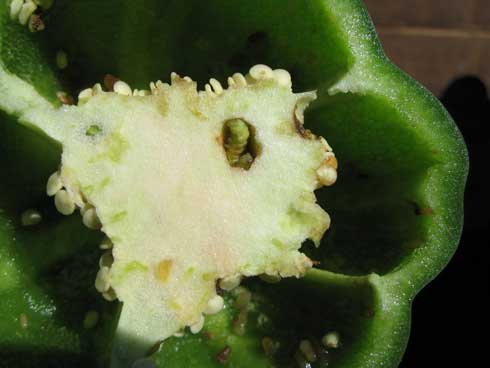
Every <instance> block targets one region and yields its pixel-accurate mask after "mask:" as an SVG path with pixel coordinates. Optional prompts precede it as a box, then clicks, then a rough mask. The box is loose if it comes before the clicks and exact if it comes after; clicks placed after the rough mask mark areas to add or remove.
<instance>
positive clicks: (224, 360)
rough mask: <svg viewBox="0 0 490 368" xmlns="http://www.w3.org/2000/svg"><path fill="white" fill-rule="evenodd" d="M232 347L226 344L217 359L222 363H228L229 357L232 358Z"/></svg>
mask: <svg viewBox="0 0 490 368" xmlns="http://www.w3.org/2000/svg"><path fill="white" fill-rule="evenodd" d="M230 354H231V347H229V346H226V347H225V348H224V349H223V350H221V351H220V352H219V353H218V354H216V360H217V361H218V363H220V364H226V363H227V362H228V359H229V358H230Z"/></svg>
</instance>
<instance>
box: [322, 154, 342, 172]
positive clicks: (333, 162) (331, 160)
mask: <svg viewBox="0 0 490 368" xmlns="http://www.w3.org/2000/svg"><path fill="white" fill-rule="evenodd" d="M325 164H326V165H328V166H330V167H333V168H334V169H335V170H337V169H338V168H339V163H338V161H337V158H336V157H335V156H329V157H328V158H327V159H326V160H325Z"/></svg>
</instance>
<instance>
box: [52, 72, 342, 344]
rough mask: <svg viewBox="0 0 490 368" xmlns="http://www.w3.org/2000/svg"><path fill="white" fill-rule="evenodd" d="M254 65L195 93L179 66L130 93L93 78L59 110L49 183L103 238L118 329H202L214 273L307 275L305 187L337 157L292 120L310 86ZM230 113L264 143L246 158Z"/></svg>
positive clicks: (327, 179) (312, 210) (321, 216)
mask: <svg viewBox="0 0 490 368" xmlns="http://www.w3.org/2000/svg"><path fill="white" fill-rule="evenodd" d="M254 68H255V69H254ZM254 68H252V69H251V71H250V73H249V75H247V76H246V77H244V76H241V75H240V76H241V77H240V76H234V77H232V78H231V82H230V81H229V84H230V87H229V88H227V89H224V88H223V87H222V86H221V85H220V84H219V82H217V81H216V80H212V81H211V82H210V85H209V86H208V87H206V90H205V91H201V92H197V90H196V85H195V83H194V82H192V81H191V80H190V79H189V78H185V79H184V78H180V77H178V76H176V75H173V76H172V85H167V84H163V83H161V82H160V83H159V84H158V83H157V84H153V86H151V88H150V89H151V92H148V93H146V92H145V93H140V92H138V93H133V95H134V96H129V94H130V93H129V92H128V93H121V91H122V92H125V91H127V90H128V89H127V88H126V86H125V85H122V84H121V85H120V86H118V87H117V89H118V90H119V92H118V91H116V93H114V92H111V93H107V92H102V91H100V90H99V89H97V91H95V89H90V91H88V90H87V92H84V93H83V95H82V96H81V97H82V98H81V99H80V101H81V102H83V103H81V104H79V106H67V107H64V108H63V109H62V110H60V111H59V113H58V115H57V118H56V119H59V121H60V124H65V125H66V129H65V130H64V131H65V132H66V133H65V134H64V137H63V139H62V141H63V157H62V167H61V169H60V173H59V174H56V175H57V176H56V175H55V176H54V177H52V178H51V179H50V183H51V185H52V187H50V186H49V185H50V184H49V183H48V192H49V194H50V195H54V196H55V198H58V204H57V206H58V205H59V208H60V209H62V210H64V211H65V212H66V213H65V212H64V213H65V214H68V212H69V213H71V212H73V207H79V208H81V209H82V212H83V214H84V223H85V222H86V224H87V226H89V227H92V228H97V227H101V229H102V231H103V232H104V233H105V234H106V235H107V236H108V238H109V239H110V240H111V241H112V243H113V247H112V256H113V263H112V264H110V262H109V263H108V262H106V261H104V262H101V271H100V272H99V275H98V280H97V283H96V286H97V288H98V289H99V290H100V291H101V292H103V293H104V295H105V297H106V298H107V299H113V298H115V296H116V295H117V298H118V299H119V300H121V301H123V302H124V308H123V312H122V315H121V320H120V325H119V328H120V329H123V330H127V332H128V333H131V334H134V335H137V336H140V337H141V338H143V339H145V340H147V341H148V343H154V342H156V341H159V340H163V339H165V338H167V337H168V336H171V335H173V334H174V333H176V332H178V331H179V330H181V329H182V328H183V327H186V326H191V330H192V331H198V330H199V328H198V327H199V326H202V322H203V317H202V315H203V313H208V312H209V311H213V313H214V312H217V311H219V309H220V308H221V307H222V301H220V300H219V298H217V297H216V283H217V282H218V281H219V280H239V278H240V277H242V276H254V275H261V274H267V275H272V276H281V277H290V276H295V277H300V276H302V275H304V273H305V272H306V271H307V270H308V269H309V268H311V267H312V261H311V260H310V259H309V258H308V257H306V256H305V255H304V254H302V253H300V252H299V251H298V249H299V247H300V246H301V244H302V242H303V241H304V240H306V239H308V238H310V239H312V240H313V241H314V242H315V243H319V241H320V239H321V237H322V236H323V233H324V232H325V230H326V229H327V228H328V226H329V224H330V219H329V217H328V215H327V213H326V212H325V211H324V210H322V209H321V208H320V206H318V204H316V199H315V196H314V194H313V191H314V190H315V189H316V188H318V187H319V186H321V185H329V184H332V183H333V182H334V181H335V178H336V161H335V157H334V155H333V153H332V152H331V148H330V147H329V146H328V144H327V143H326V141H325V140H323V139H319V138H316V137H314V136H312V135H306V136H305V135H304V134H301V129H298V124H302V119H303V116H302V114H303V109H304V107H305V106H306V105H307V104H308V102H309V101H311V100H313V99H314V98H315V94H314V93H312V92H309V93H304V94H293V93H292V91H291V83H290V80H289V79H288V78H286V77H287V76H288V74H287V75H286V74H285V71H280V72H276V71H272V70H270V69H268V68H264V67H262V66H259V67H254ZM286 73H287V72H286ZM242 78H243V79H242ZM115 90H116V86H115ZM129 91H130V89H129ZM232 118H241V119H243V120H244V121H246V122H247V124H250V125H251V126H252V127H253V128H254V132H255V137H256V139H257V141H258V142H259V143H260V146H261V150H260V154H259V155H258V156H257V157H256V158H255V160H254V161H253V163H252V166H251V167H250V169H249V170H243V169H241V168H237V167H231V166H230V165H229V162H228V161H227V158H226V154H225V150H224V147H223V139H222V129H223V123H224V122H225V121H227V120H229V119H232ZM94 126H95V127H96V128H94ZM89 133H90V134H89ZM62 188H63V189H62ZM60 192H61V193H62V194H61V195H60V194H59V193H60ZM72 203H73V206H72ZM111 246H112V244H111ZM104 248H105V249H110V248H111V247H109V246H105V245H104ZM110 251H111V250H109V251H108V252H110ZM110 261H111V262H112V258H110ZM220 306H221V307H220ZM206 311H208V312H206Z"/></svg>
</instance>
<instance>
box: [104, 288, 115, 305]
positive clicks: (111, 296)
mask: <svg viewBox="0 0 490 368" xmlns="http://www.w3.org/2000/svg"><path fill="white" fill-rule="evenodd" d="M102 296H103V297H104V299H105V300H107V301H108V302H113V301H114V300H116V299H117V294H116V291H115V290H114V289H113V288H110V289H109V290H107V291H106V292H105V293H102Z"/></svg>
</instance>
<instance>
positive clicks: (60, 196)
mask: <svg viewBox="0 0 490 368" xmlns="http://www.w3.org/2000/svg"><path fill="white" fill-rule="evenodd" d="M54 205H55V206H56V209H57V210H58V211H59V212H60V213H62V214H63V215H71V214H72V213H73V211H75V202H74V201H73V198H72V197H71V195H70V194H69V193H68V192H67V191H66V190H64V189H61V190H59V191H58V192H56V195H55V196H54Z"/></svg>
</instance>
